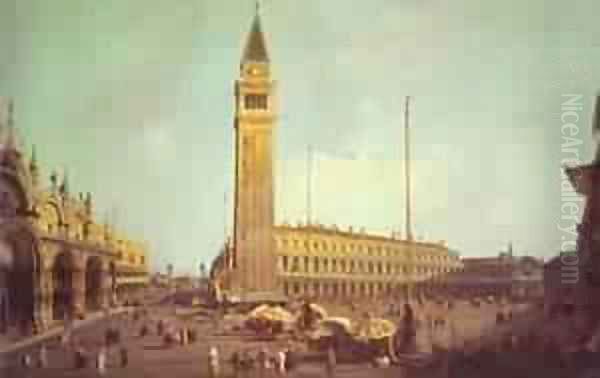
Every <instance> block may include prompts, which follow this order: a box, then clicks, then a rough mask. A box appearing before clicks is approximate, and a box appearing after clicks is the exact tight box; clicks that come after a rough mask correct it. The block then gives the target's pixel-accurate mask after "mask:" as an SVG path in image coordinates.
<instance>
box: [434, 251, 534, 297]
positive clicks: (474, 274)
mask: <svg viewBox="0 0 600 378" xmlns="http://www.w3.org/2000/svg"><path fill="white" fill-rule="evenodd" d="M461 261H462V264H463V269H462V270H461V271H460V272H458V273H455V274H452V275H449V276H448V277H447V279H446V281H447V286H448V291H449V292H450V293H452V294H454V295H462V296H467V297H471V296H511V297H513V298H529V299H531V298H542V296H543V292H544V279H543V271H544V268H543V266H544V264H543V261H542V260H541V259H538V258H535V257H531V256H514V255H513V253H512V247H510V246H509V250H508V252H501V253H500V254H499V255H498V256H494V257H466V258H463V259H462V260H461Z"/></svg>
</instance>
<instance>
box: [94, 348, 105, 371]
mask: <svg viewBox="0 0 600 378" xmlns="http://www.w3.org/2000/svg"><path fill="white" fill-rule="evenodd" d="M96 368H97V369H98V375H101V376H103V375H104V374H105V373H106V347H105V346H104V345H102V346H101V347H100V350H99V351H98V355H97V357H96Z"/></svg>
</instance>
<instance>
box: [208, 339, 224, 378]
mask: <svg viewBox="0 0 600 378" xmlns="http://www.w3.org/2000/svg"><path fill="white" fill-rule="evenodd" d="M208 368H209V371H210V377H211V378H217V377H219V375H220V370H221V369H220V366H219V351H218V350H217V348H216V347H214V346H211V347H210V349H209V352H208Z"/></svg>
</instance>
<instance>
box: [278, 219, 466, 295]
mask: <svg viewBox="0 0 600 378" xmlns="http://www.w3.org/2000/svg"><path fill="white" fill-rule="evenodd" d="M275 244H276V246H277V249H276V254H277V260H278V264H277V276H278V278H279V281H280V283H281V286H282V288H283V291H284V293H285V294H287V295H288V296H308V297H332V298H344V297H363V298H364V297H378V296H388V295H400V296H405V295H407V294H408V293H409V292H412V295H421V294H434V293H435V292H436V291H437V290H439V289H440V288H441V287H442V286H443V285H444V278H445V276H446V275H447V274H448V273H451V272H456V271H458V270H460V269H461V262H460V259H459V256H458V254H456V253H452V252H451V251H449V250H448V248H447V246H446V244H445V242H442V241H441V242H436V243H430V242H424V241H407V240H402V239H400V238H397V237H395V236H389V237H386V236H379V235H373V234H367V233H366V232H365V231H364V230H360V231H356V230H353V229H352V228H349V229H347V230H341V229H339V228H338V227H336V226H331V227H325V226H323V225H314V226H305V225H297V226H291V225H282V226H278V227H276V228H275Z"/></svg>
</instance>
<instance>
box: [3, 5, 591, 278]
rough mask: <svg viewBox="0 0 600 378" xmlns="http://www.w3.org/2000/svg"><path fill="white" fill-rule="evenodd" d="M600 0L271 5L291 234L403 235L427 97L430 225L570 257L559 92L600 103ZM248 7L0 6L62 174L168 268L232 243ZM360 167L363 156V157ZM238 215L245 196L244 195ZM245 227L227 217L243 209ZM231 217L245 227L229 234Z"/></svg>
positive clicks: (280, 213)
mask: <svg viewBox="0 0 600 378" xmlns="http://www.w3.org/2000/svg"><path fill="white" fill-rule="evenodd" d="M599 8H600V5H598V4H597V1H593V0H580V1H573V2H569V3H565V2H564V1H560V2H559V1H550V0H545V1H543V0H529V1H517V0H506V1H481V0H456V1H452V2H448V1H442V0H421V1H415V0H394V1H392V0H369V1H352V2H350V1H347V0H328V1H318V0H304V1H291V0H277V1H275V0H270V1H265V2H264V5H263V23H264V29H265V31H266V33H267V39H268V44H269V50H270V55H271V58H272V61H273V71H274V73H275V76H276V79H277V80H278V81H279V87H280V92H279V95H280V103H281V111H282V114H281V120H280V125H279V130H278V136H277V140H276V148H277V154H278V158H279V161H278V163H277V170H278V171H277V184H278V188H277V210H276V218H277V220H278V222H281V221H283V220H289V221H293V222H295V221H296V220H298V219H300V218H302V217H303V216H304V213H305V208H306V207H305V181H306V180H305V173H306V172H305V154H306V146H307V145H308V144H309V143H312V144H313V145H314V146H315V148H316V149H318V150H319V151H320V154H319V156H320V157H321V158H320V159H319V162H318V163H316V164H315V165H316V169H315V171H316V172H315V175H316V179H315V185H314V198H315V208H316V209H315V210H314V213H315V214H316V215H317V217H318V218H319V220H320V221H321V222H322V223H326V224H331V223H337V224H338V225H341V226H344V227H347V226H348V225H354V226H355V227H361V226H364V227H366V228H367V229H368V230H372V231H373V232H385V233H389V232H390V231H391V229H392V227H394V228H399V227H400V226H401V225H402V224H403V203H402V198H403V190H402V179H401V177H400V176H401V173H402V164H401V161H400V160H399V159H400V156H401V152H402V150H401V142H402V128H401V126H402V107H401V105H402V102H403V97H404V96H405V95H412V96H414V99H415V102H414V106H413V126H414V129H413V135H414V142H415V147H414V157H415V160H416V162H415V169H414V170H415V178H414V181H415V182H414V191H415V196H414V197H415V198H414V199H415V213H416V214H415V229H416V230H417V234H421V235H424V236H425V237H426V238H427V239H432V240H439V239H445V240H448V242H449V245H450V247H451V248H454V249H457V250H459V251H460V252H461V253H462V254H463V255H465V256H474V255H493V254H496V253H497V252H498V251H499V250H500V249H502V248H504V246H505V245H506V243H507V242H508V241H509V240H513V242H514V245H515V249H516V252H517V253H524V252H528V253H531V254H534V255H539V256H550V255H552V254H555V253H556V252H557V251H558V250H559V248H560V244H559V241H560V237H561V233H560V232H558V231H557V223H558V222H559V220H560V208H559V206H560V159H561V158H563V157H564V154H563V153H562V152H561V147H560V143H561V134H560V126H561V121H560V112H561V107H560V104H561V102H562V99H561V95H562V94H566V93H571V92H575V93H581V94H583V95H585V96H586V101H585V107H584V110H583V111H582V113H581V114H582V119H581V121H580V123H579V125H580V127H581V135H582V136H583V137H585V138H586V145H585V146H583V147H582V148H581V156H582V158H584V159H586V160H587V159H589V158H590V157H591V155H592V153H591V149H590V143H589V140H587V139H588V137H589V135H590V131H589V130H590V117H589V116H590V112H591V96H592V95H593V94H594V93H595V91H596V90H597V89H598V88H599V87H600V85H599V83H600V71H599V70H597V65H598V63H599V62H600V47H599V45H598V40H597V38H594V37H595V36H596V37H597V36H598V35H600V24H599V23H598V22H597V13H598V12H597V10H598V9H599ZM253 12H254V4H253V2H252V1H250V0H245V1H244V0H210V1H209V0H171V1H165V0H143V1H142V0H128V1H122V0H105V1H91V0H60V1H45V0H37V1H34V0H18V2H17V1H16V0H1V1H0V48H1V50H0V51H1V53H0V95H8V96H13V97H15V99H16V102H17V103H16V118H17V124H18V126H19V127H20V128H21V130H22V132H23V134H25V135H26V138H27V142H29V143H36V145H37V148H38V154H39V157H40V159H41V160H42V161H43V162H44V168H45V173H46V174H48V173H49V171H50V168H54V167H58V168H62V167H67V168H68V171H69V174H70V176H71V177H70V182H71V186H72V187H73V190H81V191H89V190H91V191H93V192H94V193H95V198H96V199H97V202H98V206H99V207H100V209H101V212H106V211H107V209H110V208H111V207H118V209H119V211H118V216H117V223H118V225H119V226H121V227H123V228H125V229H126V230H127V231H128V232H130V233H131V234H132V235H133V236H135V237H138V238H144V239H146V240H148V241H149V242H150V244H151V246H152V259H153V265H154V266H155V267H157V268H160V269H164V266H165V264H166V263H167V262H169V261H172V262H174V264H175V267H176V269H177V270H178V271H180V272H190V271H195V270H196V269H195V268H196V267H197V264H198V262H199V261H200V260H206V261H208V260H209V259H210V258H212V257H213V256H215V254H216V253H217V251H218V249H219V246H220V245H221V243H222V240H223V234H224V219H223V218H224V208H223V207H224V206H223V202H224V201H223V197H224V193H225V192H228V193H231V187H232V185H231V184H232V182H233V178H232V167H233V164H232V162H233V155H232V136H233V128H232V119H233V111H232V110H233V106H232V104H233V99H232V95H233V81H234V80H235V78H236V76H237V73H238V64H239V59H240V54H241V50H242V47H243V42H244V39H245V35H246V33H247V31H248V29H249V27H250V23H251V18H252V16H253ZM349 157H354V158H356V160H350V159H349ZM229 202H230V205H231V197H230V201H229ZM229 213H230V211H229ZM231 222H232V221H231V216H229V220H228V224H229V227H231Z"/></svg>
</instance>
